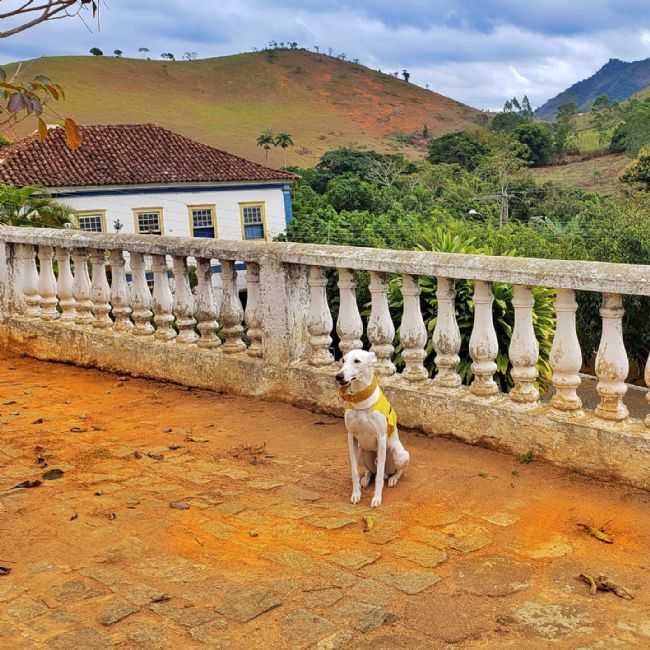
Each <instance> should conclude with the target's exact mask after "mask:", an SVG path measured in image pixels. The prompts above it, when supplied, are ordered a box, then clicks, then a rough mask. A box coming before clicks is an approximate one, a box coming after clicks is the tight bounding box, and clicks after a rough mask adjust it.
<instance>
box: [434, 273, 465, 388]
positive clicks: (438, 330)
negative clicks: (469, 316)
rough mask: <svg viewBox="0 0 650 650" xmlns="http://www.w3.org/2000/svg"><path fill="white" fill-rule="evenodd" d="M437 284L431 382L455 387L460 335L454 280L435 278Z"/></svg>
mask: <svg viewBox="0 0 650 650" xmlns="http://www.w3.org/2000/svg"><path fill="white" fill-rule="evenodd" d="M437 285H438V286H437V289H436V298H437V300H438V317H437V318H436V327H435V329H434V330H433V337H432V343H433V349H434V350H435V351H436V358H435V364H436V368H437V370H438V372H437V374H436V376H435V377H434V379H433V383H434V384H436V385H437V386H444V387H445V388H457V387H458V386H460V385H461V383H462V379H461V376H460V375H459V374H458V364H459V363H460V356H459V354H458V353H459V352H460V344H461V337H460V329H459V328H458V322H457V321H456V289H455V288H454V280H452V279H450V278H437Z"/></svg>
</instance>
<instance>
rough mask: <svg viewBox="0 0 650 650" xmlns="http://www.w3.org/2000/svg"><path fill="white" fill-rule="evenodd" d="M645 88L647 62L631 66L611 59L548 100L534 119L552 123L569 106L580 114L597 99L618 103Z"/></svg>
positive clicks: (648, 70) (649, 83)
mask: <svg viewBox="0 0 650 650" xmlns="http://www.w3.org/2000/svg"><path fill="white" fill-rule="evenodd" d="M646 86H650V59H644V60H643V61H632V62H628V61H621V60H620V59H610V60H609V61H608V62H607V63H606V64H605V65H604V66H603V67H602V68H601V69H600V70H598V72H596V74H594V75H592V76H591V77H589V78H588V79H583V80H582V81H579V82H578V83H576V84H573V86H571V87H570V88H567V90H565V91H564V92H561V93H560V94H559V95H557V96H556V97H553V99H549V100H548V101H547V102H546V103H545V104H544V105H543V106H540V107H539V108H538V109H537V110H536V111H535V115H536V117H538V118H540V119H542V120H553V119H555V117H556V115H557V109H558V108H559V107H560V106H562V104H567V103H568V102H575V103H576V106H577V107H578V110H579V111H588V110H589V109H590V108H591V105H592V104H593V103H594V100H595V99H596V97H598V96H599V95H607V97H609V99H610V101H617V102H619V101H621V100H623V99H627V98H628V97H630V96H632V95H634V93H636V92H638V91H639V90H641V89H643V88H645V87H646Z"/></svg>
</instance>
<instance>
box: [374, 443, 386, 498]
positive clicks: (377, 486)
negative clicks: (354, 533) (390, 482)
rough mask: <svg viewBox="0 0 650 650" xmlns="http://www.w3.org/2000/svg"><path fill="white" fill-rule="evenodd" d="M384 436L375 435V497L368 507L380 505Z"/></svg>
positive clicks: (382, 482)
mask: <svg viewBox="0 0 650 650" xmlns="http://www.w3.org/2000/svg"><path fill="white" fill-rule="evenodd" d="M386 442H387V441H386V434H385V433H383V432H382V433H379V434H377V475H376V476H375V495H374V496H373V497H372V501H371V502H370V507H372V508H377V507H378V506H380V505H381V494H382V490H383V489H384V471H385V469H386Z"/></svg>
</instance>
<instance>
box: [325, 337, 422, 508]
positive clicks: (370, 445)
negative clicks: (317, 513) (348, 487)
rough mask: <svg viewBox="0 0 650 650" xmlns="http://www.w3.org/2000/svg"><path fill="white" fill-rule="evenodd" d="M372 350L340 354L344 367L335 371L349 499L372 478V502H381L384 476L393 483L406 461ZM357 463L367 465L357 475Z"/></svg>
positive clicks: (358, 496) (354, 500)
mask: <svg viewBox="0 0 650 650" xmlns="http://www.w3.org/2000/svg"><path fill="white" fill-rule="evenodd" d="M376 361H377V357H376V356H375V353H374V352H366V351H364V350H352V351H351V352H348V353H347V354H346V355H345V356H344V357H343V367H342V368H341V371H340V372H339V373H338V374H337V375H336V381H337V383H338V384H339V394H340V395H341V397H342V398H343V400H345V402H346V410H345V427H346V429H347V431H348V449H349V453H350V470H351V473H352V498H351V499H350V500H351V501H352V503H359V501H360V500H361V488H362V487H364V488H365V487H368V485H370V482H371V481H372V479H373V477H374V478H375V494H374V496H373V498H372V502H371V504H370V505H371V506H372V507H373V508H376V507H377V506H379V505H381V495H382V491H383V489H384V477H385V476H387V477H388V487H394V486H395V485H397V483H398V481H399V480H400V478H401V476H402V474H403V473H404V470H405V469H406V467H407V466H408V464H409V460H410V455H409V452H408V451H406V449H404V447H403V445H402V443H401V441H400V439H399V434H398V432H397V414H396V413H395V411H394V410H393V407H392V406H391V405H390V402H389V401H388V399H387V398H386V396H385V395H384V392H383V391H382V389H381V388H380V387H379V382H378V380H377V376H376V374H375V372H374V370H373V366H374V364H375V362H376ZM359 463H362V464H363V465H364V467H365V468H366V473H365V475H364V477H363V478H362V479H361V480H360V479H359Z"/></svg>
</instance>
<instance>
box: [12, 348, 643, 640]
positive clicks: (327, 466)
mask: <svg viewBox="0 0 650 650" xmlns="http://www.w3.org/2000/svg"><path fill="white" fill-rule="evenodd" d="M403 437H404V440H405V443H406V445H407V447H408V448H409V449H410V450H411V453H412V457H413V464H412V467H411V468H410V470H409V473H408V475H407V477H406V478H405V480H404V481H403V482H402V483H401V484H400V485H399V486H398V487H397V488H396V489H394V490H390V489H387V490H386V491H385V499H384V504H383V506H382V507H381V508H380V509H379V510H371V509H370V508H369V507H368V504H369V501H370V495H369V493H368V491H366V492H365V493H364V498H363V501H362V503H361V504H360V505H359V506H352V505H351V504H350V503H349V493H350V485H349V473H348V469H347V464H346V449H345V435H344V431H343V425H342V422H341V421H340V420H337V419H335V418H330V417H327V416H323V415H318V414H313V413H310V412H307V411H301V410H298V409H295V408H292V407H290V406H286V405H282V404H273V403H265V402H261V401H257V400H251V399H242V398H235V397H230V396H224V395H217V394H213V393H209V392H206V391H194V390H187V389H184V388H182V387H177V386H172V385H166V384H161V383H157V382H150V381H146V380H143V379H137V378H128V377H120V376H118V375H113V374H109V373H101V372H98V371H95V370H87V369H80V368H73V367H69V366H63V365H56V364H48V363H43V362H38V361H34V360H31V359H27V358H21V357H18V356H13V355H7V354H4V355H3V354H0V566H1V567H5V568H6V569H10V571H9V572H8V573H7V572H6V571H0V648H7V649H11V650H20V649H22V648H52V649H63V650H72V649H74V650H77V649H81V650H85V649H93V648H262V647H265V648H317V649H320V650H325V649H330V650H333V649H336V648H355V649H356V648H360V649H363V648H372V649H373V650H377V649H382V648H391V649H393V648H408V649H409V650H411V649H416V650H417V649H420V648H434V649H437V648H461V649H465V648H497V649H501V648H504V649H513V650H514V649H517V650H519V649H529V648H531V649H533V650H535V649H536V648H549V647H553V648H570V649H571V650H578V649H587V648H591V649H601V648H602V649H605V648H607V649H609V648H637V647H638V648H647V647H650V597H649V595H648V590H649V587H650V579H649V577H648V563H649V562H650V559H649V557H650V555H649V553H648V551H649V550H650V533H649V531H650V526H649V524H650V495H648V494H647V493H643V492H640V491H637V490H633V489H630V488H625V487H622V486H614V485H611V484H610V485H608V484H605V483H598V482H596V481H592V480H588V479H585V478H582V477H580V476H577V475H574V474H572V473H569V472H566V471H562V470H558V469H557V468H553V467H551V466H549V465H546V464H544V463H541V462H537V461H534V462H532V463H520V462H519V461H518V460H517V459H516V458H513V457H510V456H507V455H502V454H498V453H496V452H492V451H488V450H484V449H479V448H474V447H469V446H465V445H462V444H460V443H456V442H453V441H450V440H444V439H436V440H431V439H427V438H425V437H422V436H418V435H416V434H415V433H409V432H406V433H404V434H403ZM264 443H266V444H265V446H264ZM52 469H60V470H62V472H63V474H62V476H60V477H59V478H54V479H53V480H44V478H43V475H44V473H45V472H47V471H49V470H52ZM58 474H59V473H56V472H55V473H54V474H53V475H54V476H55V477H56V476H57V475H58ZM29 480H31V481H34V480H40V481H42V483H41V484H40V485H37V486H35V487H23V488H14V486H16V485H18V484H21V483H22V482H23V481H29ZM578 524H586V525H587V526H593V527H600V526H604V527H605V530H606V531H607V533H608V534H609V535H610V536H611V537H612V538H613V540H614V543H613V544H606V543H604V542H602V541H599V540H597V539H595V538H594V537H592V536H590V535H589V534H587V532H585V530H584V528H582V527H580V526H578ZM1 573H6V575H1ZM581 573H588V574H590V575H598V574H606V575H607V576H608V577H609V578H610V579H611V580H614V581H615V582H617V583H618V584H620V585H622V586H624V587H625V588H627V589H628V590H629V591H630V592H631V593H632V594H633V595H634V599H633V600H625V599H622V598H619V597H617V596H616V595H615V594H613V593H597V594H596V595H591V594H590V593H589V588H588V586H587V585H586V584H585V583H584V582H582V581H581V580H579V579H578V576H579V574H581Z"/></svg>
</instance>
